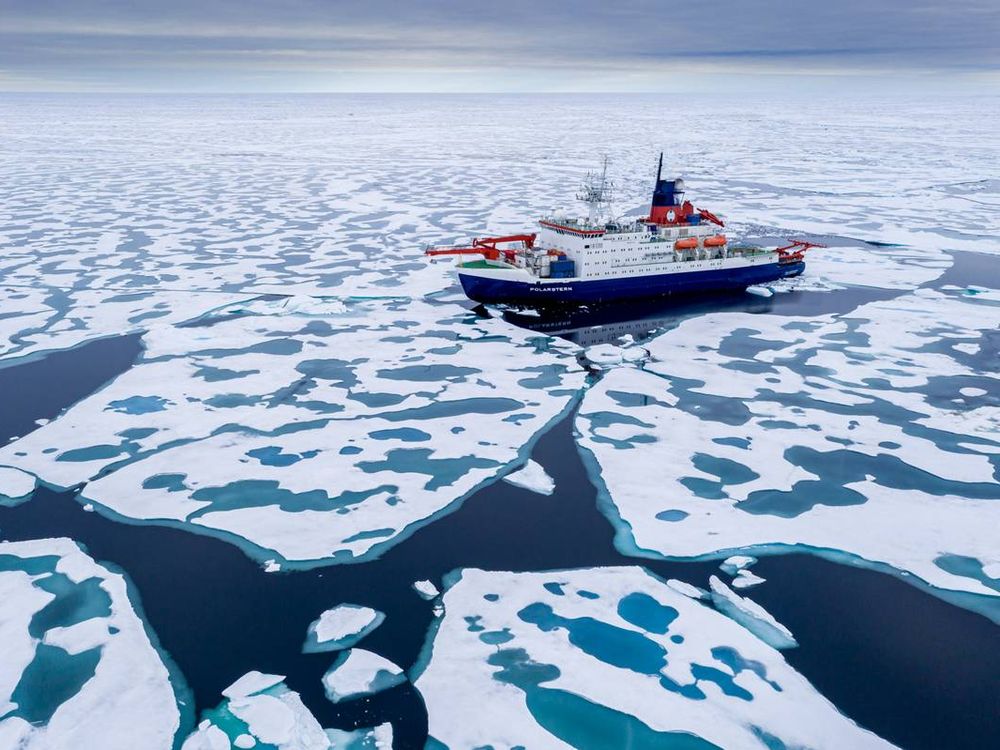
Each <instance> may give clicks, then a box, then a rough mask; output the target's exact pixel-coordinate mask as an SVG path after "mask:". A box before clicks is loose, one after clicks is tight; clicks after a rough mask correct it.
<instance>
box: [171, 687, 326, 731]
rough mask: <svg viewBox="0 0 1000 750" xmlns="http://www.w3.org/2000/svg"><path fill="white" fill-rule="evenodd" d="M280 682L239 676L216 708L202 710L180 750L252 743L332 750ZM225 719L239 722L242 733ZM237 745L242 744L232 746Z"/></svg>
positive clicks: (306, 711) (295, 696)
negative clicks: (243, 726) (200, 719)
mask: <svg viewBox="0 0 1000 750" xmlns="http://www.w3.org/2000/svg"><path fill="white" fill-rule="evenodd" d="M283 679H284V678H283V677H281V676H280V675H269V674H263V673H261V672H249V673H247V674H246V675H244V676H243V677H241V678H240V679H239V680H237V681H236V682H235V683H233V684H232V685H230V686H229V687H228V688H226V690H225V691H223V694H224V695H225V696H226V700H225V701H223V702H222V704H221V705H220V706H219V707H218V708H216V709H213V710H211V711H206V712H205V716H206V718H205V719H204V720H202V722H201V723H200V724H199V725H198V727H197V729H195V731H194V732H192V733H191V735H189V736H188V738H187V739H186V740H185V741H184V744H183V746H182V750H229V748H230V747H232V746H236V747H255V746H256V745H257V744H258V743H269V744H271V745H273V746H275V747H277V748H278V750H333V748H334V747H335V746H333V745H331V742H330V739H329V737H328V736H327V734H326V732H325V731H324V730H323V728H322V727H321V726H320V725H319V722H318V721H316V718H315V717H314V716H313V715H312V713H310V711H309V709H307V708H306V707H305V704H303V703H302V699H301V698H300V697H299V694H298V693H296V692H295V691H293V690H289V689H288V687H287V686H286V685H285V683H284V682H282V680H283ZM230 717H235V718H236V719H239V721H240V722H242V723H243V724H244V725H245V727H246V729H245V730H244V729H243V728H242V727H241V726H240V724H239V723H236V722H233V721H232V718H230ZM216 720H218V721H219V723H218V724H217V723H216ZM223 727H226V728H228V729H229V730H230V732H231V734H227V733H226V731H225V730H224V729H223ZM249 740H253V743H254V744H253V745H251V744H250V743H249ZM237 741H240V742H242V743H243V744H242V745H237V744H236V743H237Z"/></svg>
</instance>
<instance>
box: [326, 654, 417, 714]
mask: <svg viewBox="0 0 1000 750" xmlns="http://www.w3.org/2000/svg"><path fill="white" fill-rule="evenodd" d="M405 681H406V675H404V674H403V670H402V669H400V668H399V667H398V666H397V665H395V664H393V663H392V662H391V661H389V660H388V659H386V658H385V657H384V656H379V655H378V654H375V653H372V652H371V651H366V650H365V649H362V648H352V649H348V650H347V651H345V652H344V653H343V654H341V655H340V656H338V657H337V660H336V661H335V662H334V663H333V665H332V666H331V667H330V668H329V669H328V670H327V672H326V674H325V675H323V689H324V690H325V691H326V697H327V698H329V699H330V700H331V701H333V702H334V703H340V702H341V701H346V700H351V699H353V698H360V697H361V696H363V695H371V694H372V693H378V692H381V691H382V690H387V689H388V688H391V687H394V686H396V685H398V684H400V683H401V682H405Z"/></svg>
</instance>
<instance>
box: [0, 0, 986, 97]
mask: <svg viewBox="0 0 1000 750" xmlns="http://www.w3.org/2000/svg"><path fill="white" fill-rule="evenodd" d="M816 86H821V87H834V88H842V89H845V90H854V89H865V88H874V89H884V90H898V89H912V88H918V89H921V88H922V89H928V90H935V91H938V90H986V91H994V92H996V91H997V90H998V89H1000V0H936V1H931V2H928V1H927V0H761V1H759V2H755V1H754V0H720V1H719V2H712V1H711V0H704V1H702V2H697V1H693V0H687V1H685V2H670V3H668V2H653V1H652V0H576V1H575V2H570V1H566V2H563V1H561V0H506V1H505V0H491V1H489V2H477V1H476V0H466V1H465V2H454V1H453V0H425V1H422V0H409V2H397V1H396V0H357V1H356V2H340V1H339V0H271V1H270V2H253V1H252V0H158V1H157V2H149V1H148V0H0V90H28V91H39V90H71V91H109V90H110V91H234V92H237V91H615V90H623V91H689V90H697V89H709V90H741V89H750V90H763V91H766V90H772V89H776V88H785V87H804V88H809V87H816Z"/></svg>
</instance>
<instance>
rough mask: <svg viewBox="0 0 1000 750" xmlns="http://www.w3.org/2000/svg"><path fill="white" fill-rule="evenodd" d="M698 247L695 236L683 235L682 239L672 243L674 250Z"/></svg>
mask: <svg viewBox="0 0 1000 750" xmlns="http://www.w3.org/2000/svg"><path fill="white" fill-rule="evenodd" d="M696 247H698V239H697V238H696V237H685V238H684V239H683V240H677V242H675V243H674V250H694V249H695V248H696Z"/></svg>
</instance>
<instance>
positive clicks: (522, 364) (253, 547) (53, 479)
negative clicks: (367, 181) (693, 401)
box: [0, 299, 586, 568]
mask: <svg viewBox="0 0 1000 750" xmlns="http://www.w3.org/2000/svg"><path fill="white" fill-rule="evenodd" d="M292 302H294V300H287V299H286V300H278V301H258V302H256V303H253V304H244V305H241V306H240V307H239V309H238V310H237V311H234V310H228V309H227V310H221V311H219V312H218V314H217V317H216V318H213V319H211V320H206V322H205V324H204V325H200V326H194V327H183V328H178V327H170V326H165V327H157V328H154V329H152V330H151V331H150V332H149V333H147V334H146V336H145V337H144V342H145V347H146V349H145V353H144V355H143V358H142V361H141V362H140V363H139V364H137V365H136V366H134V367H133V368H132V369H131V370H129V371H127V372H126V373H124V374H123V375H121V376H120V377H119V378H117V379H116V380H115V381H113V382H112V383H111V384H109V385H108V386H107V387H105V388H104V389H102V390H101V391H99V392H98V393H96V394H94V395H92V396H90V397H89V398H87V399H84V400H83V401H82V402H80V403H78V404H76V405H75V406H74V407H72V408H71V409H69V410H68V411H67V412H65V413H64V414H63V415H61V416H60V417H59V418H58V419H55V420H54V421H52V422H50V423H49V424H47V425H45V426H44V427H40V428H38V429H37V430H35V431H33V432H32V433H30V434H28V435H26V436H25V437H24V438H23V439H21V440H18V441H17V442H16V443H12V444H10V445H8V446H5V447H4V448H2V449H0V462H3V463H7V464H9V465H12V466H16V467H18V468H21V469H24V470H26V471H30V472H31V473H33V474H35V475H37V476H39V477H41V478H42V479H43V480H45V481H46V482H48V483H50V484H53V485H57V486H61V487H69V486H73V485H76V484H80V483H85V482H89V484H87V486H86V488H85V489H84V490H83V493H82V494H83V497H84V498H86V500H87V501H89V502H92V503H93V504H94V505H95V506H96V507H97V509H98V510H103V511H105V512H109V513H112V514H115V515H117V516H124V517H127V518H131V519H136V520H140V521H151V522H171V523H175V524H180V525H183V526H185V527H187V528H193V529H196V530H202V531H205V532H208V533H215V534H218V535H220V536H222V537H223V538H226V539H229V540H234V541H238V542H242V543H243V545H244V548H245V549H247V550H248V551H249V552H251V554H254V555H255V556H256V557H257V558H258V559H260V560H261V561H264V560H274V561H275V563H276V564H278V565H282V566H283V567H286V568H287V567H289V564H292V565H294V564H316V563H325V562H345V561H351V560H357V559H358V558H362V557H365V556H366V555H371V554H375V553H377V551H379V550H381V549H384V548H386V547H388V546H390V545H391V544H393V543H395V542H396V541H398V540H399V539H401V538H403V537H404V536H405V535H407V534H408V533H411V532H412V531H413V530H414V529H416V528H417V527H419V526H420V525H421V524H423V523H426V522H428V521H429V520H431V519H433V518H434V517H435V516H437V515H439V514H441V513H443V512H446V511H448V510H450V509H452V508H454V507H455V503H456V501H457V500H459V499H461V498H462V497H464V496H465V495H467V494H468V493H469V492H471V491H472V490H473V489H475V488H476V487H477V486H479V485H480V484H482V483H484V482H486V481H489V480H491V479H493V478H495V477H496V476H497V475H498V474H500V473H502V471H503V469H504V468H505V467H506V466H507V465H508V464H510V463H513V462H515V461H518V460H523V458H524V457H525V454H526V453H527V452H528V450H529V449H530V445H531V442H532V439H533V436H534V435H536V434H537V433H538V432H539V431H541V430H543V429H544V428H545V427H546V426H547V425H549V424H550V423H551V422H552V421H553V420H555V419H556V418H557V417H559V416H560V414H562V413H563V412H564V411H565V410H566V409H567V408H568V406H569V405H571V404H572V403H573V401H574V399H575V398H576V394H577V393H578V390H579V388H580V387H581V386H582V385H583V383H584V379H585V377H586V373H585V371H584V370H583V368H581V367H580V366H579V364H578V363H577V361H576V352H577V349H576V347H575V346H574V345H572V344H569V343H567V342H560V341H552V340H548V339H543V338H539V337H537V336H535V335H532V334H530V333H528V332H525V331H522V330H520V329H517V328H515V327H513V326H510V325H509V324H507V323H504V322H503V321H501V320H483V319H480V318H477V317H476V316H475V315H473V314H471V313H468V312H466V311H464V310H461V309H460V308H455V307H449V306H436V305H432V304H428V303H424V302H416V301H394V300H371V301H367V302H361V301H349V302H343V301H338V300H331V301H323V300H314V299H308V300H301V301H299V302H300V303H299V304H293V305H292V307H291V310H292V311H291V312H290V311H289V305H290V304H291V303H292ZM235 312H238V313H239V314H238V315H237V314H234V313H235Z"/></svg>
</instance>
